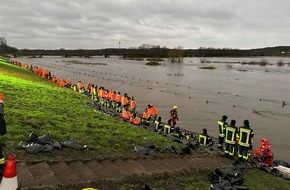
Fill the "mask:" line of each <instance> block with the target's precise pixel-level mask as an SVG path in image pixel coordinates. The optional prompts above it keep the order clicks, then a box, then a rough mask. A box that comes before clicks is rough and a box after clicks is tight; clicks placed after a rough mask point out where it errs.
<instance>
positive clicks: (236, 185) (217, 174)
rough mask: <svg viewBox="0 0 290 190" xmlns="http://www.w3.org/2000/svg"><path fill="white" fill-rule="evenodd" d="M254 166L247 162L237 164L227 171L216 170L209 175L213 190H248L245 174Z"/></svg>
mask: <svg viewBox="0 0 290 190" xmlns="http://www.w3.org/2000/svg"><path fill="white" fill-rule="evenodd" d="M251 167H252V166H251V165H250V164H249V163H247V162H240V161H237V162H235V163H234V164H233V165H232V166H231V167H230V168H228V169H227V170H226V171H222V170H220V169H215V171H214V172H212V173H210V174H209V175H208V180H209V181H210V182H211V189H213V190H248V189H249V188H247V187H246V186H245V184H244V179H243V177H242V174H243V172H244V171H245V170H246V169H247V168H251Z"/></svg>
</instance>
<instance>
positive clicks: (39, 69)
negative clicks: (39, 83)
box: [37, 67, 43, 76]
mask: <svg viewBox="0 0 290 190" xmlns="http://www.w3.org/2000/svg"><path fill="white" fill-rule="evenodd" d="M42 71H43V69H42V68H41V67H39V68H38V69H37V74H38V75H39V76H41V74H42Z"/></svg>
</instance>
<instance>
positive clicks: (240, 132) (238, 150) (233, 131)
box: [218, 115, 274, 166]
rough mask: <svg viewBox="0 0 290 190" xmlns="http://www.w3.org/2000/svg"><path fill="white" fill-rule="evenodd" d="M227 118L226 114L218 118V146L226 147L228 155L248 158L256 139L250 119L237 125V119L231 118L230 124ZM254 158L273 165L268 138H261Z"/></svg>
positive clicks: (225, 151) (243, 158)
mask: <svg viewBox="0 0 290 190" xmlns="http://www.w3.org/2000/svg"><path fill="white" fill-rule="evenodd" d="M226 120H227V116H226V115H224V116H222V119H221V120H218V127H219V144H218V147H219V148H220V149H224V153H225V155H226V156H230V157H233V156H235V155H238V158H239V159H242V160H248V158H249V156H250V150H252V147H253V141H254V131H253V129H252V128H251V127H250V124H249V121H248V120H244V122H243V126H241V127H237V126H236V121H235V120H231V122H230V123H229V124H228V123H227V122H226ZM254 158H257V159H258V160H259V161H261V162H263V163H265V164H266V165H268V166H272V165H273V159H274V154H273V152H272V151H271V145H270V142H269V141H268V140H267V139H266V138H262V139H261V140H260V148H259V149H256V150H255V151H254Z"/></svg>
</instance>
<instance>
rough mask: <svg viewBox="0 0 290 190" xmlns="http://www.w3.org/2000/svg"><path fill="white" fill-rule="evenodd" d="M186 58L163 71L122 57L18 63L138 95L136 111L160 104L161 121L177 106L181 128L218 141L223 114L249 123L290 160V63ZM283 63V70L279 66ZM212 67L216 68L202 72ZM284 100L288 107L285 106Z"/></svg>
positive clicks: (277, 154) (280, 155)
mask: <svg viewBox="0 0 290 190" xmlns="http://www.w3.org/2000/svg"><path fill="white" fill-rule="evenodd" d="M205 59H206V60H207V62H208V63H201V61H200V60H201V59H200V58H184V61H183V63H170V62H168V61H166V60H165V61H164V62H163V63H162V65H161V66H146V65H145V63H146V62H147V61H146V60H144V61H134V60H123V59H119V58H118V57H110V58H104V57H92V58H79V57H71V58H63V57H44V58H41V59H40V58H34V59H30V58H24V57H23V58H18V60H20V61H23V62H27V63H30V64H32V65H36V66H40V67H43V68H48V69H50V70H51V72H52V74H54V75H56V76H57V77H58V78H64V79H65V80H66V79H67V78H69V77H70V78H72V79H73V81H74V83H76V82H77V81H78V80H81V81H82V82H83V84H85V83H87V82H91V83H94V84H97V85H98V87H99V86H104V87H105V88H108V89H113V90H115V91H116V92H121V94H124V93H127V94H128V95H129V96H134V98H135V99H136V100H137V102H138V108H137V111H138V112H139V113H142V112H143V110H144V109H145V107H146V105H147V104H149V103H152V104H155V105H156V106H157V108H158V110H159V115H160V116H162V121H163V122H166V121H167V120H168V119H169V111H170V109H171V108H172V106H173V105H177V106H178V112H179V121H178V123H177V126H179V127H181V128H185V129H188V130H191V131H195V132H201V131H202V129H203V128H207V129H208V132H209V134H210V135H211V136H216V137H217V136H218V127H217V120H218V119H221V117H222V115H227V116H228V122H229V121H230V120H231V119H235V120H236V121H237V126H241V125H242V123H243V121H244V120H245V119H248V120H249V121H250V126H251V127H252V128H253V130H254V132H255V143H254V148H253V149H255V148H258V146H259V140H260V138H262V137H266V138H267V139H269V140H270V142H271V145H272V151H273V152H274V154H275V159H280V160H285V161H288V162H289V161H290V143H289V141H288V140H289V139H290V138H289V135H290V66H289V65H290V58H286V57H254V58H247V57H245V58H217V57H214V58H205ZM261 60H267V61H268V62H269V63H271V65H267V66H260V65H242V64H241V63H240V62H243V61H246V62H249V61H257V62H259V61H261ZM278 61H282V62H284V63H289V65H288V64H285V65H284V66H277V64H276V63H277V62H278ZM201 66H213V67H215V68H216V69H213V70H209V69H200V67H201ZM282 101H284V102H285V103H286V105H285V106H284V107H283V106H282Z"/></svg>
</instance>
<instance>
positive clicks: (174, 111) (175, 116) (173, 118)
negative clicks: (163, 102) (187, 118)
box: [168, 106, 178, 127]
mask: <svg viewBox="0 0 290 190" xmlns="http://www.w3.org/2000/svg"><path fill="white" fill-rule="evenodd" d="M169 117H170V119H169V120H168V123H169V124H170V125H171V124H172V127H175V125H176V121H178V112H177V106H173V108H172V110H170V112H169Z"/></svg>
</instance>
